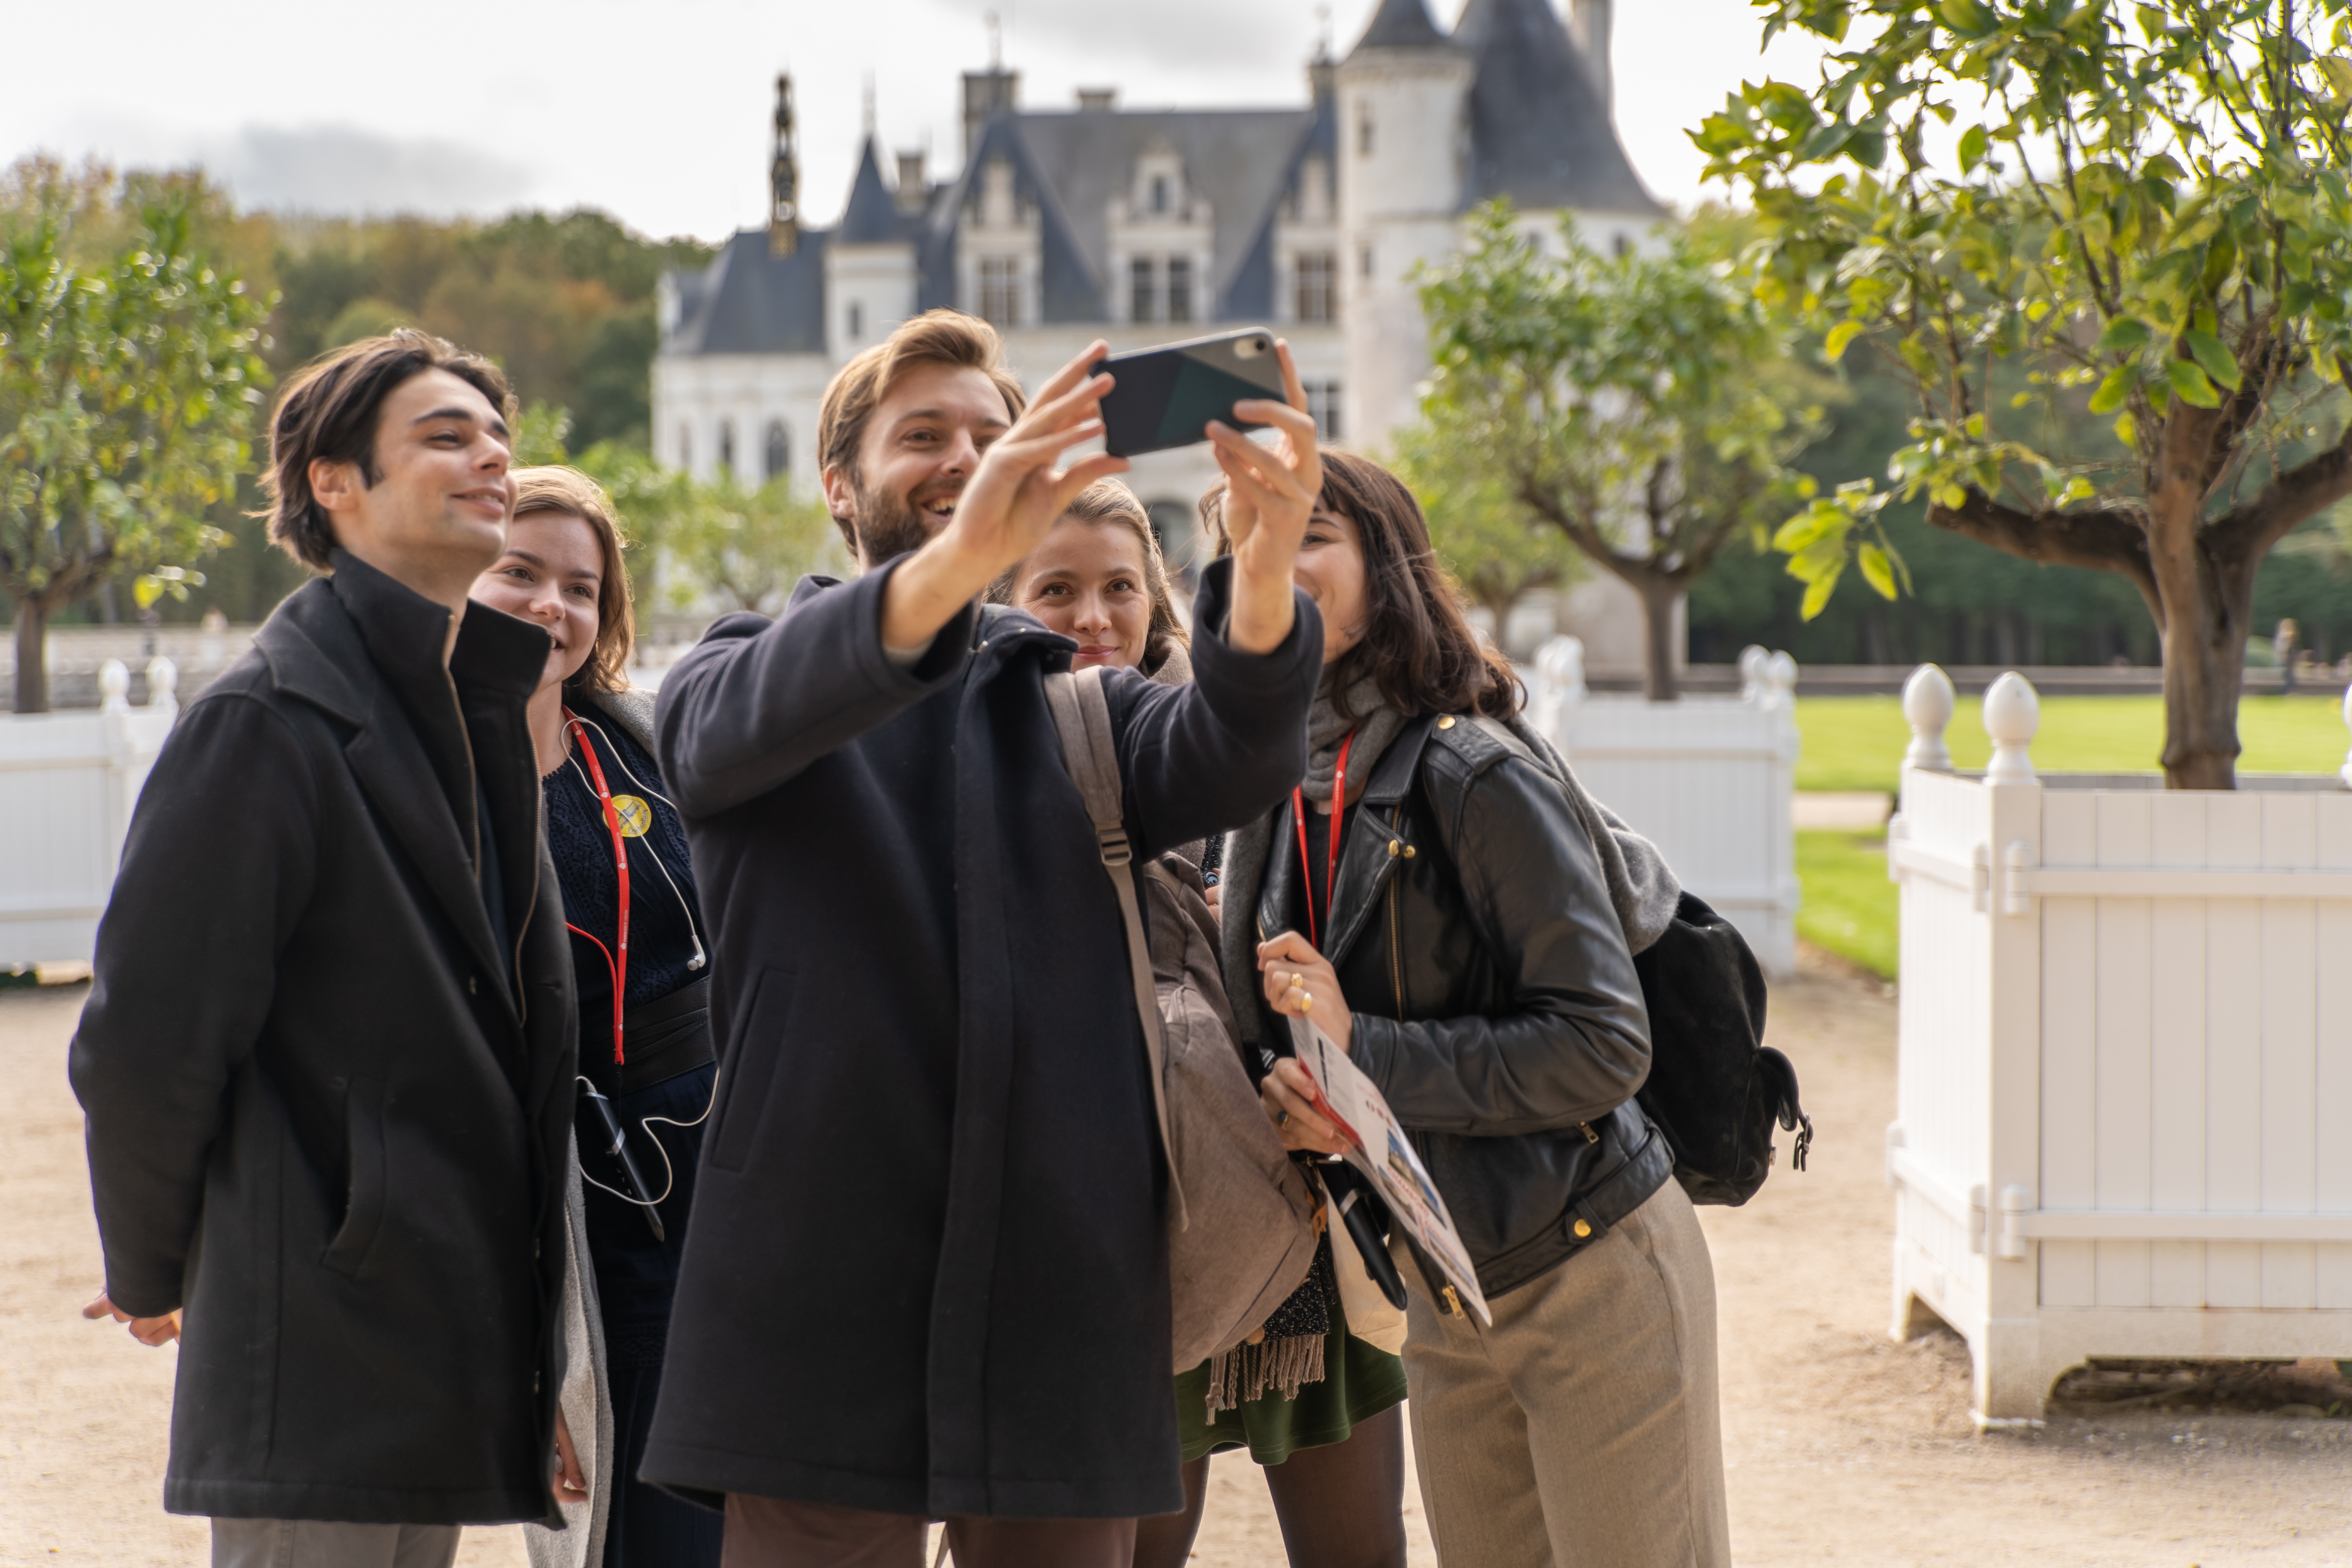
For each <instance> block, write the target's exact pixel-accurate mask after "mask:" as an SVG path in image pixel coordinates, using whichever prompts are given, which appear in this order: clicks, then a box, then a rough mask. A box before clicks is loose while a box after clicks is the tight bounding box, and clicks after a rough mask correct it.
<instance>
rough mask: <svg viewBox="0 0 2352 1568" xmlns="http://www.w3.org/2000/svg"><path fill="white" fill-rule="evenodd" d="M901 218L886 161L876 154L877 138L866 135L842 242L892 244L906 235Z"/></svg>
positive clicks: (843, 223)
mask: <svg viewBox="0 0 2352 1568" xmlns="http://www.w3.org/2000/svg"><path fill="white" fill-rule="evenodd" d="M906 237H907V236H906V232H905V230H904V228H903V227H902V226H900V224H899V222H898V203H897V202H896V201H894V200H892V199H891V196H890V187H889V186H887V185H886V184H883V183H882V163H881V160H880V159H879V158H877V156H876V155H875V152H874V138H873V137H871V136H868V137H866V147H865V150H864V151H863V152H861V153H858V155H857V178H856V180H855V181H853V182H852V183H851V184H850V187H849V208H848V210H847V211H845V212H844V213H843V214H842V215H841V230H840V233H839V235H838V237H836V240H835V243H837V244H841V245H888V244H891V243H893V242H895V241H898V240H901V239H904V238H906Z"/></svg>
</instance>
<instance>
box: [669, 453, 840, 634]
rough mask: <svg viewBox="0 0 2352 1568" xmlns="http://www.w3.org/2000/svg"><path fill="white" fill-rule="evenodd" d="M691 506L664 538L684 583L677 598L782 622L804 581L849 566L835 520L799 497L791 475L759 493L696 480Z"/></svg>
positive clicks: (724, 481)
mask: <svg viewBox="0 0 2352 1568" xmlns="http://www.w3.org/2000/svg"><path fill="white" fill-rule="evenodd" d="M686 500H687V504H686V505H685V506H684V507H683V508H681V509H680V510H679V512H678V514H677V515H675V516H673V517H672V518H671V519H670V521H669V522H668V523H667V526H666V527H665V529H664V531H663V534H662V542H663V543H664V545H665V546H667V552H668V555H669V559H670V560H671V561H672V562H674V563H676V564H677V568H678V572H679V574H680V576H681V578H682V579H683V580H682V581H681V582H679V583H678V584H676V588H675V590H674V592H673V598H674V599H676V598H679V597H687V598H690V597H691V596H693V595H696V594H697V593H701V594H709V595H715V596H717V597H719V598H721V599H725V600H727V601H729V602H730V607H731V608H735V609H744V610H760V611H764V612H765V613H767V614H769V615H774V614H776V613H777V612H778V611H780V610H782V608H783V605H784V600H785V599H786V598H787V597H788V596H789V595H791V593H792V591H793V584H796V583H798V582H799V581H800V580H801V578H802V577H803V576H804V575H805V574H808V573H811V572H819V571H827V570H832V571H839V570H841V569H842V568H843V565H844V563H845V562H846V559H847V552H846V550H845V547H844V546H843V544H842V542H841V535H840V533H839V531H837V530H836V529H835V526H834V521H833V515H832V513H830V512H828V511H827V510H825V509H824V502H822V501H820V500H814V499H812V498H810V497H807V496H803V495H801V494H799V493H798V492H796V491H795V490H794V489H793V483H792V479H791V478H790V476H785V477H782V478H779V479H771V480H769V481H768V482H767V483H766V484H764V485H762V486H761V487H760V488H759V489H745V488H743V487H742V486H740V485H738V484H736V483H734V482H733V481H732V480H729V479H721V480H719V482H718V483H715V484H700V483H694V482H692V481H689V482H688V487H687V496H686Z"/></svg>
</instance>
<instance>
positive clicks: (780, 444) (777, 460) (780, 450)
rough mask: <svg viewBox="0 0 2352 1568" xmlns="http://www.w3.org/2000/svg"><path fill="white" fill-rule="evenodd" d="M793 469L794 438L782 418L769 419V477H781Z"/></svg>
mask: <svg viewBox="0 0 2352 1568" xmlns="http://www.w3.org/2000/svg"><path fill="white" fill-rule="evenodd" d="M792 471H793V438H792V437H791V436H790V435H789V434H787V433H786V431H785V429H784V422H783V421H782V420H781V419H771V420H769V421H768V467H767V475H768V478H770V479H781V478H782V477H783V476H784V475H786V474H789V473H791V472H792Z"/></svg>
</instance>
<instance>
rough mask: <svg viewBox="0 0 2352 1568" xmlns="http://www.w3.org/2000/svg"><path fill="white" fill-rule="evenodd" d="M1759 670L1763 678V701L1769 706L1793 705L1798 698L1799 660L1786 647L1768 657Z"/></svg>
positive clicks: (1785, 706)
mask: <svg viewBox="0 0 2352 1568" xmlns="http://www.w3.org/2000/svg"><path fill="white" fill-rule="evenodd" d="M1758 672H1759V675H1761V677H1762V678H1763V684H1764V691H1763V702H1764V706H1765V707H1767V708H1789V707H1793V706H1794V705H1795V704H1796V700H1797V661H1796V660H1795V659H1793V658H1790V657H1789V654H1788V652H1787V650H1786V649H1783V650H1782V651H1780V652H1779V653H1775V654H1772V655H1770V656H1769V657H1768V658H1766V659H1765V660H1764V661H1763V662H1762V663H1761V664H1760V665H1759V666H1758Z"/></svg>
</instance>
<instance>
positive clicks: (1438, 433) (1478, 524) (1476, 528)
mask: <svg viewBox="0 0 2352 1568" xmlns="http://www.w3.org/2000/svg"><path fill="white" fill-rule="evenodd" d="M1390 456H1391V458H1393V459H1394V461H1395V466H1396V470H1397V476H1398V478H1400V479H1403V480H1404V482H1405V484H1406V486H1407V488H1409V489H1411V490H1412V493H1413V499H1414V500H1418V501H1420V502H1421V510H1422V511H1423V513H1425V514H1426V515H1427V516H1428V518H1429V539H1430V542H1431V543H1432V544H1433V545H1435V546H1436V547H1437V558H1438V560H1439V561H1440V562H1441V563H1444V567H1445V570H1446V571H1447V572H1448V573H1450V574H1453V577H1454V582H1455V583H1457V584H1460V585H1461V588H1462V591H1463V592H1464V593H1465V594H1466V595H1469V598H1470V602H1471V603H1473V604H1475V605H1478V606H1480V607H1481V608H1482V609H1484V610H1485V611H1486V614H1487V615H1488V616H1490V617H1491V618H1492V619H1493V621H1494V624H1495V640H1496V642H1497V643H1500V642H1501V641H1502V638H1503V629H1504V627H1505V626H1507V625H1508V624H1509V622H1510V618H1511V611H1512V610H1513V609H1514V608H1516V607H1517V605H1518V602H1519V601H1520V600H1521V599H1523V598H1525V597H1526V596H1527V595H1529V594H1531V593H1533V592H1535V591H1536V590H1538V589H1539V588H1557V587H1560V586H1562V585H1564V584H1569V583H1572V582H1574V581H1576V580H1577V579H1578V578H1579V577H1580V576H1581V575H1582V574H1583V565H1584V557H1583V554H1582V552H1580V551H1579V550H1578V549H1577V548H1576V546H1575V545H1573V544H1571V543H1570V542H1569V541H1568V539H1567V537H1566V536H1565V535H1563V534H1562V533H1561V532H1560V531H1559V530H1558V529H1556V528H1552V527H1549V525H1547V524H1545V523H1542V522H1540V521H1538V520H1537V518H1536V517H1535V515H1534V513H1532V512H1530V511H1529V510H1528V508H1527V505H1526V503H1524V502H1522V501H1521V500H1519V498H1518V497H1517V494H1515V493H1514V492H1513V491H1512V489H1511V488H1510V485H1509V483H1508V482H1507V480H1506V479H1504V478H1503V477H1502V475H1501V474H1499V473H1498V472H1496V470H1495V469H1493V468H1488V467H1486V466H1485V465H1484V464H1482V463H1480V462H1479V461H1478V460H1477V458H1476V456H1475V453H1474V452H1472V451H1471V450H1470V449H1469V448H1468V447H1465V444H1464V443H1462V442H1461V441H1458V440H1456V439H1455V438H1454V433H1453V432H1452V431H1450V430H1448V429H1446V428H1444V426H1442V425H1440V424H1438V423H1435V422H1433V421H1431V420H1428V419H1423V421H1422V422H1421V423H1420V424H1418V425H1414V426H1410V427H1408V428H1406V429H1404V430H1402V431H1400V432H1398V433H1397V435H1396V436H1395V437H1393V438H1392V439H1391V443H1390Z"/></svg>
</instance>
